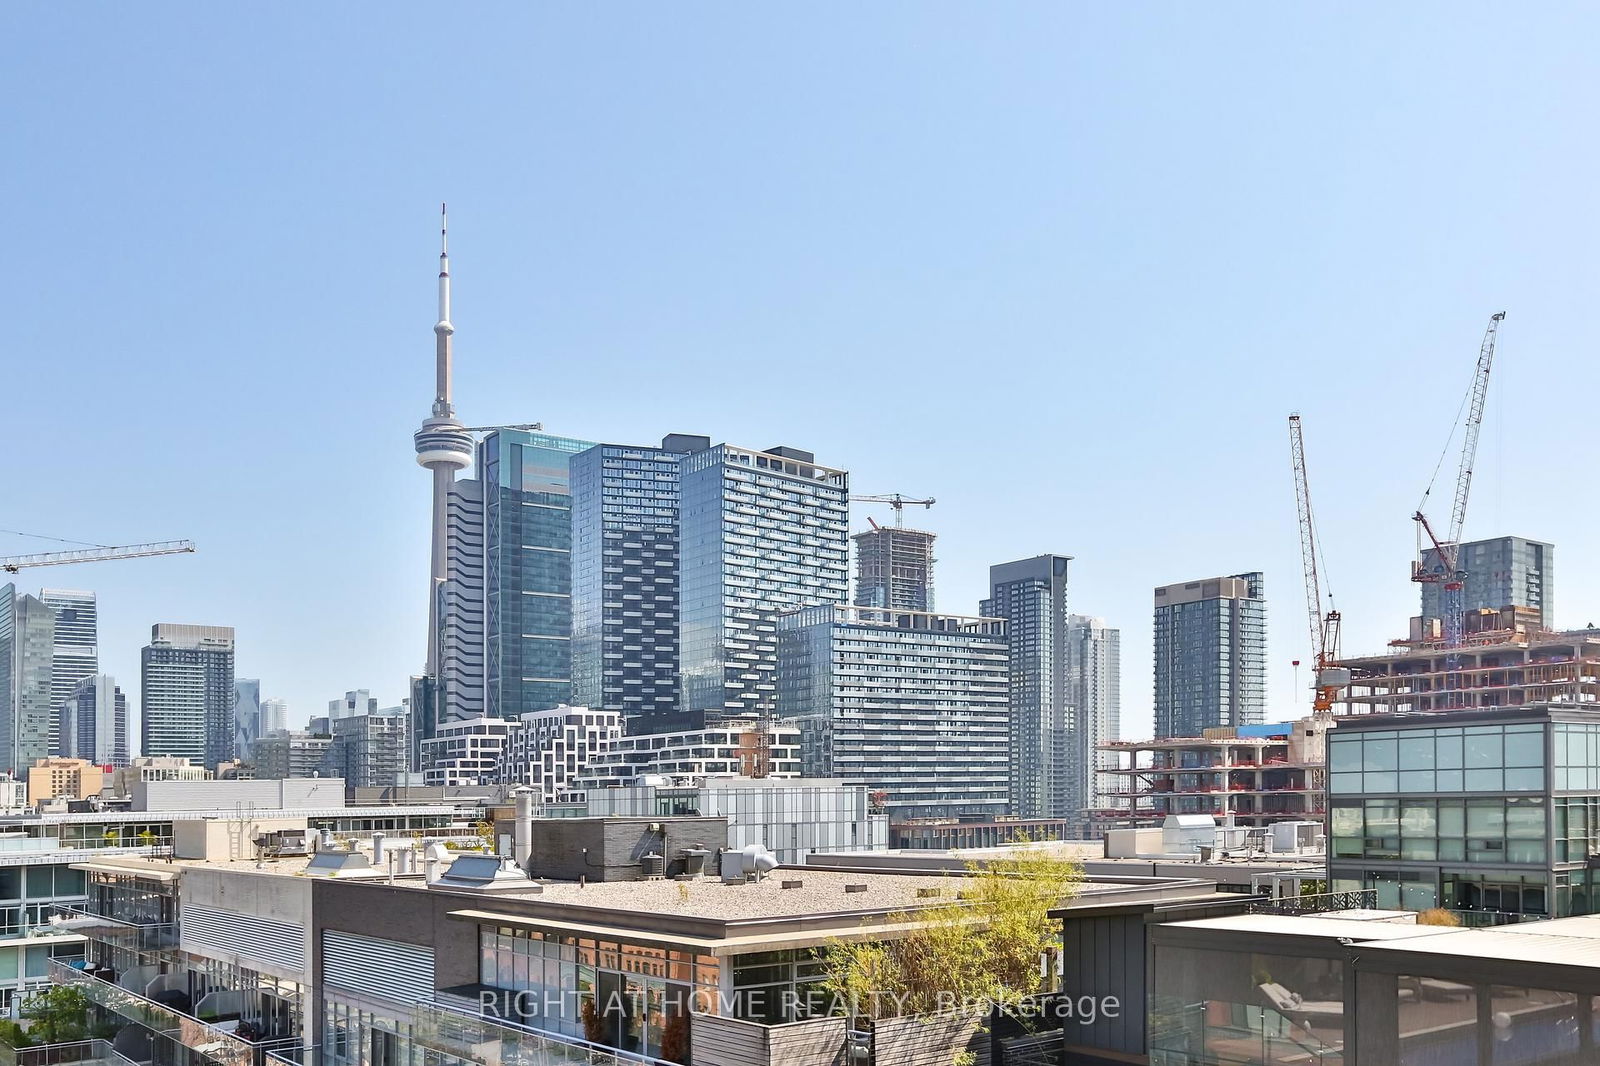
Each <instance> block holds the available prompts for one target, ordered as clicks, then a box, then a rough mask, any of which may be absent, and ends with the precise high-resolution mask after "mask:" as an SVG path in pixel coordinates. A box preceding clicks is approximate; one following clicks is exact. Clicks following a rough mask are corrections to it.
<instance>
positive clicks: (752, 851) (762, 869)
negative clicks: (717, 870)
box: [722, 844, 778, 884]
mask: <svg viewBox="0 0 1600 1066" xmlns="http://www.w3.org/2000/svg"><path fill="white" fill-rule="evenodd" d="M777 868H778V857H777V856H776V855H774V854H772V852H770V851H768V850H767V849H766V848H765V847H763V846H762V845H760V844H751V845H749V846H748V847H745V848H742V849H740V850H739V851H733V850H728V851H724V852H723V853H722V882H723V884H739V883H741V882H744V881H759V880H761V879H762V878H763V877H765V876H766V875H767V874H769V873H771V872H772V871H773V870H776V869H777Z"/></svg>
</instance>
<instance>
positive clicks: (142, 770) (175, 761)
mask: <svg viewBox="0 0 1600 1066" xmlns="http://www.w3.org/2000/svg"><path fill="white" fill-rule="evenodd" d="M208 776H210V775H209V774H208V773H207V772H206V768H205V767H204V766H200V765H198V764H197V763H193V762H190V761H189V759H188V758H187V757H186V756H182V755H140V756H137V757H136V758H134V760H133V761H132V762H131V763H129V764H128V765H127V766H119V767H117V769H116V771H115V772H114V773H113V774H112V778H111V791H112V792H113V794H115V795H118V796H131V795H132V794H133V792H134V788H135V786H136V785H137V784H138V782H141V781H204V780H205V779H206V778H207V777H208Z"/></svg>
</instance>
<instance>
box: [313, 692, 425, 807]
mask: <svg viewBox="0 0 1600 1066" xmlns="http://www.w3.org/2000/svg"><path fill="white" fill-rule="evenodd" d="M336 702H337V701H336ZM372 703H373V706H372V708H371V709H370V710H363V711H361V712H360V713H357V714H344V715H340V716H338V717H336V718H333V719H332V720H331V721H330V722H329V731H330V732H331V733H332V741H333V742H332V744H330V745H329V747H328V750H327V753H326V754H325V755H324V756H323V761H322V772H323V776H324V777H342V778H344V783H345V787H346V788H387V787H389V786H391V785H397V784H400V783H402V781H403V778H404V775H405V774H406V773H408V772H409V771H410V769H411V741H410V739H409V735H408V734H409V733H410V720H409V719H408V718H407V716H406V713H405V712H404V711H403V710H402V709H401V708H399V707H390V708H386V709H384V710H381V711H380V710H378V708H377V701H376V700H373V701H372Z"/></svg>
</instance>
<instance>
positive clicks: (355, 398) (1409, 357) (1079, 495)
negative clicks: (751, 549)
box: [0, 3, 1600, 735]
mask: <svg viewBox="0 0 1600 1066" xmlns="http://www.w3.org/2000/svg"><path fill="white" fill-rule="evenodd" d="M1597 22H1600V15H1597V13H1596V11H1595V9H1593V8H1592V7H1585V6H1583V5H1559V4H1551V5H1540V6H1539V7H1538V8H1537V10H1536V11H1531V12H1530V10H1529V9H1522V8H1517V7H1510V6H1506V7H1498V8H1496V7H1490V6H1488V5H1481V4H1458V3H1452V4H1442V3H1441V4H1417V5H1403V6H1395V5H1387V4H1351V5H1338V6H1332V5H1310V4H1300V5H1287V4H1285V5H1246V4H1227V3H1209V4H1193V5H1177V4H1159V5H1158V4H1146V5H1088V4H1075V5H1069V4H1057V3H1039V4H1022V3H1008V4H998V5H968V4H936V3H923V4H893V3H875V4H870V5H846V4H831V5H830V4H823V5H804V6H795V7H790V8H787V9H779V8H776V7H772V6H768V5H736V4H718V5H701V4H690V3H685V4H672V5H610V6H603V5H522V4H515V5H513V4H506V5H498V6H496V5H488V4H483V5H469V6H466V7H459V8H455V7H440V6H439V5H418V4H393V3H384V4H378V3H367V4H341V5H317V6H313V5H303V6H298V7H284V6H276V7H270V8H262V7H257V8H241V7H237V6H233V5H205V4H187V5H183V4H161V5H109V4H100V5H90V4H82V5H43V4H34V5H10V6H9V7H7V8H6V10H5V11H4V13H3V14H0V50H3V51H0V92H3V94H4V97H5V99H6V100H7V102H8V106H7V107H6V108H5V109H4V110H3V113H0V135H3V136H4V140H5V144H6V146H7V152H6V156H7V163H6V165H5V166H4V167H0V195H3V197H4V202H5V203H6V204H7V205H8V214H9V220H8V225H7V228H6V229H7V233H6V240H7V242H8V243H9V245H10V252H9V253H8V254H6V255H4V256H3V257H0V263H3V265H0V272H3V276H0V282H3V285H4V291H5V292H6V293H7V294H8V297H9V305H10V306H9V315H8V317H9V323H8V329H7V340H8V345H7V349H8V353H7V357H6V359H5V361H4V366H5V377H4V381H3V384H0V396H3V397H4V401H5V412H6V417H7V423H8V430H9V432H8V433H7V448H6V457H7V461H6V467H5V477H4V479H3V481H0V526H4V527H6V528H15V529H22V530H28V531H36V532H42V533H48V534H53V535H57V536H63V537H72V538H77V539H82V540H87V541H97V542H103V543H121V542H127V541H137V540H146V539H164V538H169V537H191V538H193V539H194V540H196V541H197V542H199V544H200V548H201V551H200V553H199V554H197V555H195V556H190V557H183V558H176V559H158V560H145V561H136V562H125V563H117V564H103V565H99V566H94V567H81V568H73V569H66V568H63V569H60V570H55V571H45V570H37V571H33V572H32V573H31V574H28V575H24V578H23V580H22V586H23V587H24V588H32V587H34V586H37V585H40V584H49V585H52V586H67V587H88V588H94V589H96V590H98V591H99V592H100V594H101V597H102V615H103V618H104V625H103V636H102V644H103V648H104V653H103V659H104V663H105V667H106V668H107V669H109V670H111V671H113V672H114V673H116V674H117V675H118V676H119V678H120V679H121V680H122V681H123V683H124V684H125V686H127V687H128V688H129V689H130V692H131V691H133V690H135V689H136V688H137V673H138V648H139V646H140V645H141V644H142V643H143V642H144V640H145V638H146V636H147V634H148V627H149V625H150V624H151V623H152V622H157V621H172V622H194V623H207V624H231V625H234V626H236V627H237V628H238V630H239V641H240V653H239V669H240V673H241V674H242V675H245V676H259V677H261V678H262V679H263V681H262V688H263V692H264V694H266V695H270V696H280V697H283V698H286V699H288V700H289V701H290V704H291V720H292V721H297V722H298V721H302V720H303V719H304V717H305V716H307V715H309V714H311V713H314V712H315V711H316V710H317V709H318V708H320V707H322V706H323V705H324V704H325V701H326V700H328V699H330V698H332V697H334V696H336V695H338V694H340V693H342V692H343V691H344V690H345V689H346V688H352V687H367V688H371V689H373V690H374V692H375V693H376V694H377V695H379V696H380V697H381V698H382V699H383V700H384V702H385V703H392V702H396V701H398V699H399V698H400V696H401V695H402V693H403V686H404V682H405V678H406V677H407V676H408V675H409V674H411V673H413V672H415V671H416V670H418V669H419V668H420V665H421V662H422V654H423V640H422V637H423V614H424V605H425V600H424V584H425V573H426V566H427V561H426V536H427V498H428V479H427V475H426V474H425V473H424V472H423V471H422V470H421V469H419V468H418V467H417V466H416V465H415V463H414V461H413V459H412V449H411V440H410V436H411V433H412V432H413V430H414V429H415V428H416V426H417V424H418V422H419V421H420V419H421V418H422V417H423V416H424V415H425V414H426V412H427V408H428V403H429V400H430V395H431V392H430V390H431V374H432V370H431V360H432V345H433V338H432V334H431V332H430V327H431V325H432V322H433V285H434V271H435V265H434V264H435V258H434V257H435V254H436V249H435V242H436V236H437V235H436V232H435V231H436V224H435V223H436V212H437V210H438V203H439V201H441V200H449V201H450V204H451V229H452V233H451V249H452V253H453V254H452V262H453V266H454V274H455V278H456V300H455V316H454V317H455V320H456V325H457V330H458V332H457V337H456V340H457V401H458V407H459V409H460V411H461V412H462V415H463V417H464V418H465V419H466V420H467V421H468V422H470V423H473V424H494V423H503V422H527V421H542V422H544V423H545V425H546V426H547V427H548V428H549V429H550V430H552V431H554V432H559V433H563V434H566V435H570V436H576V437H587V438H590V439H595V440H619V441H650V440H653V439H655V438H658V437H659V436H660V435H661V434H663V433H665V432H669V431H685V432H702V433H707V434H710V435H711V436H713V437H715V438H718V439H724V440H729V441H733V442H735V443H740V444H745V445H749V446H757V447H762V446H769V445H771V444H775V443H789V444H794V445H798V446H802V447H808V448H811V449H812V450H814V451H815V452H816V453H817V456H818V458H819V459H820V460H821V461H823V462H825V463H829V464H831V465H837V466H843V467H845V468H847V469H849V470H851V471H852V475H853V480H854V483H855V486H856V488H857V490H858V491H862V492H893V491H901V492H906V493H911V494H919V495H920V494H926V495H931V496H935V497H937V498H938V500H939V502H938V504H937V506H936V507H935V508H934V509H933V510H932V511H931V512H928V513H927V514H926V515H923V514H922V513H920V512H919V513H918V514H917V515H916V516H915V521H917V522H919V523H925V524H926V525H927V526H929V527H931V528H933V529H935V530H937V531H938V532H939V534H940V538H941V539H940V551H939V560H940V561H939V575H938V576H939V606H940V607H941V608H942V609H945V610H950V611H971V610H973V609H974V608H975V607H976V603H977V600H978V599H979V598H980V596H981V595H982V594H983V592H984V587H985V582H986V574H987V567H988V565H989V564H990V563H993V562H999V561H1005V560H1008V559H1013V558H1018V557H1022V556H1026V555H1032V554H1037V553H1039V552H1044V551H1056V552H1066V553H1069V554H1071V555H1074V556H1075V557H1076V562H1075V564H1074V566H1075V570H1074V573H1073V598H1074V601H1075V605H1076V607H1077V608H1078V609H1080V610H1082V611H1083V612H1085V613H1092V614H1099V615H1103V616H1105V617H1106V618H1108V619H1109V620H1110V621H1111V622H1112V623H1114V624H1116V625H1118V626H1120V627H1121V629H1122V631H1123V640H1124V655H1123V678H1124V686H1123V696H1124V719H1125V723H1126V725H1125V733H1126V734H1127V735H1143V734H1145V733H1147V731H1148V729H1149V691H1150V625H1151V589H1152V587H1153V586H1155V585H1158V584H1165V583H1168V582H1173V581H1183V580H1190V579H1194V578H1197V577H1203V576H1212V575H1215V574H1221V573H1233V572H1237V571H1242V570H1247V569H1261V570H1264V571H1265V572H1266V574H1267V590H1268V595H1269V597H1270V612H1271V651H1270V659H1271V663H1272V671H1273V672H1272V677H1271V694H1272V698H1273V710H1274V714H1275V715H1276V716H1279V717H1282V716H1285V715H1287V714H1288V713H1291V712H1292V711H1293V710H1296V709H1298V708H1300V707H1302V706H1304V704H1305V702H1306V699H1305V698H1303V697H1302V694H1301V693H1298V692H1296V691H1294V688H1293V683H1292V681H1293V679H1292V674H1291V670H1290V667H1289V662H1290V660H1292V659H1296V658H1301V659H1304V658H1307V657H1308V647H1307V644H1308V638H1307V637H1306V635H1305V614H1304V607H1303V598H1302V592H1301V584H1300V572H1299V558H1298V544H1297V539H1296V529H1295V518H1294V501H1293V495H1292V489H1291V483H1290V476H1289V461H1288V447H1287V440H1286V430H1285V417H1286V416H1287V414H1288V413H1289V412H1290V411H1293V410H1299V411H1301V412H1302V413H1303V414H1304V416H1305V419H1306V433H1307V438H1308V447H1309V451H1310V460H1311V465H1312V477H1313V483H1314V490H1315V497H1316V504H1317V506H1318V508H1319V511H1320V514H1319V518H1320V522H1321V526H1322V533H1323V538H1324V544H1325V553H1326V556H1327V562H1328V565H1329V567H1330V570H1331V576H1332V583H1333V586H1334V588H1335V591H1336V594H1337V598H1338V603H1339V606H1340V607H1341V608H1342V609H1343V611H1344V615H1345V618H1346V630H1347V639H1346V650H1347V651H1352V652H1353V651H1360V650H1378V649H1380V648H1381V647H1382V646H1383V645H1384V643H1385V642H1386V641H1388V640H1389V639H1391V638H1393V637H1396V636H1400V635H1402V634H1403V633H1404V629H1405V621H1406V618H1407V617H1408V615H1409V614H1411V613H1413V612H1414V611H1415V609H1416V607H1415V604H1416V591H1415V587H1414V586H1413V585H1411V584H1410V583H1409V582H1408V581H1407V565H1408V559H1409V557H1410V555H1411V553H1412V551H1413V549H1414V533H1413V530H1412V523H1411V522H1410V520H1409V515H1410V513H1411V511H1412V510H1413V508H1414V507H1415V506H1416V503H1417V500H1418V497H1419V496H1420V494H1421V492H1422V489H1423V488H1424V486H1425V484H1426V482H1427V480H1428V477H1429V475H1430V474H1431V472H1432V470H1433V468H1434V464H1435V461H1436V460H1437V458H1438V455H1439V451H1440V448H1441V447H1442V445H1443V443H1444V440H1445V437H1446V435H1447V434H1448V432H1449V430H1450V423H1451V420H1452V418H1453V417H1454V415H1455V412H1456V410H1457V406H1458V404H1459V401H1460V397H1461V394H1462V392H1463V390H1464V389H1465V387H1466V385H1467V382H1468V379H1469V377H1470V374H1471V369H1472V362H1473V358H1474V356H1475V354H1476V351H1477V345H1478V340H1479V337H1480V336H1481V333H1482V330H1483V327H1484V324H1485V322H1486V320H1487V318H1488V316H1489V314H1490V313H1491V312H1493V311H1498V310H1505V311H1507V312H1508V313H1509V318H1508V320H1507V322H1506V325H1505V328H1504V332H1503V340H1502V345H1501V358H1500V360H1499V361H1498V364H1497V367H1496V372H1495V380H1494V382H1493V384H1492V386H1491V393H1490V399H1489V416H1488V420H1487V422H1486V425H1485V430H1484V436H1483V447H1482V454H1481V456H1480V461H1479V464H1478V476H1477V481H1476V483H1475V489H1474V496H1473V508H1472V513H1471V515H1470V516H1469V519H1468V535H1469V536H1489V535H1498V534H1501V533H1519V534H1523V535H1527V536H1534V537H1539V538H1543V539H1547V540H1552V541H1554V542H1555V543H1556V544H1557V547H1558V553H1557V577H1556V600H1557V614H1558V620H1559V621H1560V622H1562V623H1564V624H1573V625H1578V624H1583V623H1585V622H1587V621H1590V620H1591V619H1593V618H1596V617H1600V588H1597V585H1600V581H1597V579H1596V578H1595V577H1594V576H1593V571H1592V570H1591V568H1589V567H1588V566H1586V565H1584V562H1585V561H1586V560H1587V558H1588V556H1589V552H1590V545H1591V539H1592V537H1593V536H1594V533H1593V529H1594V525H1595V518H1596V513H1595V512H1596V508H1595V505H1594V503H1593V502H1592V493H1591V492H1590V490H1589V486H1588V485H1587V479H1586V478H1585V477H1584V475H1583V473H1582V471H1583V469H1584V467H1585V465H1586V464H1585V462H1584V460H1583V455H1584V454H1585V452H1586V451H1587V449H1586V448H1585V443H1586V437H1587V432H1586V430H1587V427H1588V426H1589V425H1590V424H1591V414H1590V412H1591V410H1592V403H1593V399H1592V398H1593V394H1594V379H1595V370H1594V365H1595V364H1594V351H1595V346H1596V339H1597V337H1596V332H1597V331H1596V322H1595V316H1594V305H1593V293H1594V291H1595V285H1596V281H1597V276H1596V275H1597V260H1596V251H1595V249H1596V248H1597V247H1600V241H1597V236H1600V233H1597V223H1596V214H1595V211H1594V210H1593V202H1594V188H1595V178H1596V173H1595V172H1596V147H1595V145H1596V141H1595V136H1594V115H1595V113H1596V107H1595V105H1596V102H1597V101H1596V89H1597V86H1600V77H1597V72H1596V67H1595V60H1594V57H1593V48H1592V44H1593V41H1594V40H1595V39H1596V36H1597V30H1600V25H1597ZM1447 467H1448V469H1453V468H1454V458H1453V457H1452V459H1451V460H1450V462H1449V463H1448V464H1447ZM866 513H867V512H866V511H863V512H861V514H860V518H859V520H858V524H861V525H864V523H865V515H866ZM871 513H873V514H874V515H875V516H876V517H878V518H879V520H880V521H881V520H884V519H885V518H886V517H887V515H886V514H884V513H882V512H881V511H875V512H871ZM0 545H3V547H0V554H4V553H9V552H12V551H15V552H21V551H26V550H30V549H36V548H43V547H46V545H43V544H39V543H37V542H30V541H25V540H22V539H21V538H16V537H4V538H0Z"/></svg>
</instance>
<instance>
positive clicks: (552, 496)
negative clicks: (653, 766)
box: [447, 430, 594, 718]
mask: <svg viewBox="0 0 1600 1066" xmlns="http://www.w3.org/2000/svg"><path fill="white" fill-rule="evenodd" d="M592 447H594V443H593V442H592V441H583V440H573V439H570V438H567V437H554V436H550V435H548V434H544V433H530V432H527V431H524V430H500V431H497V432H494V433H490V434H488V435H487V436H485V437H484V439H483V440H482V442H480V443H479V445H478V466H477V473H478V479H479V480H480V481H481V482H483V551H484V567H483V594H484V615H483V624H484V649H485V655H484V673H485V677H484V681H485V700H484V707H485V710H487V712H488V714H489V716H490V717H493V718H517V717H519V716H521V715H523V714H526V713H528V712H529V711H543V710H548V709H550V708H551V707H555V706H558V705H560V704H563V703H568V702H570V701H571V697H572V494H571V487H570V476H571V475H570V472H569V464H570V462H571V460H572V457H573V456H574V455H576V454H578V453H579V452H582V451H587V450H588V449H590V448H592ZM447 698H448V697H447Z"/></svg>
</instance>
